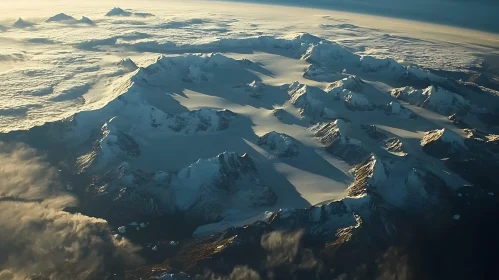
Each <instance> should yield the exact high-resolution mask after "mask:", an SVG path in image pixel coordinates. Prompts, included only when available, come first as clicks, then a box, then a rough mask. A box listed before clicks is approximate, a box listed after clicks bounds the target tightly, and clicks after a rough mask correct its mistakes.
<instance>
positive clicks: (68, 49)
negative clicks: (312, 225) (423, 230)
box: [0, 1, 497, 248]
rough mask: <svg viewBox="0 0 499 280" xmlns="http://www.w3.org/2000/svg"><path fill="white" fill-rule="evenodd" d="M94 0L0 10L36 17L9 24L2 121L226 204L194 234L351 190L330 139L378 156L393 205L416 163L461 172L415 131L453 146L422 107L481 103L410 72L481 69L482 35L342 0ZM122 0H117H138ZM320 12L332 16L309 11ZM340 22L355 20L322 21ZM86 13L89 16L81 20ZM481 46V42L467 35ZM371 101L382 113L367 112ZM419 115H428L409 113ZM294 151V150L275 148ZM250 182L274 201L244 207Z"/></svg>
mask: <svg viewBox="0 0 499 280" xmlns="http://www.w3.org/2000/svg"><path fill="white" fill-rule="evenodd" d="M91 2H92V1H91ZM98 2H99V1H93V2H92V3H88V5H89V7H88V8H77V7H73V6H71V5H69V4H68V5H67V6H64V11H65V12H67V13H68V14H71V15H75V16H76V15H82V14H85V15H88V16H89V17H90V18H92V19H95V23H96V24H95V25H94V24H92V26H86V25H83V24H81V25H80V24H75V25H71V26H69V25H68V24H57V23H53V24H44V23H41V21H43V20H44V19H46V18H48V17H50V16H53V15H54V13H57V12H60V9H59V8H58V10H57V9H55V8H54V7H49V5H47V7H44V5H42V4H40V3H38V2H37V3H34V5H33V9H36V13H35V14H31V15H30V13H29V12H28V11H26V12H24V11H23V10H19V9H18V10H16V9H14V8H10V7H7V9H6V10H8V11H12V12H5V22H14V21H15V20H12V18H9V17H8V16H7V15H9V16H10V15H12V16H23V17H24V16H25V15H26V19H27V20H29V21H30V22H33V24H30V23H28V22H27V21H23V20H20V21H18V22H17V23H16V24H15V25H14V27H18V28H25V27H32V28H29V29H25V30H21V29H8V28H7V29H6V31H5V32H2V38H4V39H5V40H4V41H5V44H4V45H2V46H0V51H1V52H0V79H1V80H2V81H3V83H1V84H0V91H1V92H2V95H1V96H0V130H1V131H2V132H8V131H15V130H20V129H23V130H27V129H30V128H32V127H34V126H41V125H43V124H45V123H48V125H47V127H53V130H50V131H48V132H47V133H46V134H41V133H40V134H37V135H36V138H37V139H43V140H47V142H48V141H49V139H50V141H51V140H54V141H55V142H54V143H55V144H54V146H57V147H60V148H61V149H64V148H66V150H64V152H66V151H69V153H68V154H71V155H73V154H75V153H76V154H78V155H81V156H82V157H84V159H85V160H88V159H89V158H91V159H92V160H93V161H92V160H88V162H91V163H90V164H89V165H90V166H91V167H92V168H93V169H91V170H93V171H94V172H95V173H97V175H101V174H102V170H104V169H103V168H104V167H105V168H106V170H107V168H108V167H109V168H114V167H115V165H116V164H120V166H125V163H123V162H124V161H126V162H127V163H126V170H127V172H131V171H133V170H136V169H138V168H140V169H144V170H145V171H146V172H152V174H154V175H152V176H153V179H152V180H156V181H157V182H161V183H162V184H164V185H168V188H166V189H167V190H166V191H165V193H161V195H165V197H169V198H170V197H171V198H172V201H173V204H174V205H173V206H175V207H176V208H178V209H180V210H185V211H187V210H188V209H191V207H193V208H196V207H197V206H198V204H196V201H198V202H199V203H200V205H201V206H200V207H199V208H198V209H201V210H203V209H204V212H207V213H209V214H211V213H212V212H213V213H215V214H216V215H220V216H221V218H222V221H221V222H220V223H216V224H209V225H206V226H205V227H204V228H203V227H201V228H199V229H198V230H197V233H200V234H208V233H213V232H216V231H219V230H221V229H223V228H226V227H229V226H237V225H242V224H244V223H251V222H253V221H256V220H265V219H267V218H268V217H269V213H274V212H275V211H277V209H279V208H283V209H288V210H283V211H281V212H280V214H281V216H286V215H289V214H290V213H292V212H293V211H294V210H292V209H294V208H304V207H308V206H310V205H314V204H317V203H320V202H323V201H326V200H337V199H341V198H344V197H345V193H346V188H347V187H348V185H350V184H351V183H352V182H353V178H352V175H351V172H350V168H351V167H352V166H351V165H349V164H348V163H346V161H345V160H348V158H341V157H337V156H335V155H332V154H330V153H329V152H328V151H327V144H324V143H322V142H325V143H328V142H327V141H330V140H331V138H334V139H338V143H341V144H343V145H347V146H349V147H354V146H355V147H358V148H361V147H362V148H365V149H366V151H365V152H366V153H367V154H370V153H373V154H375V155H376V160H375V162H374V163H373V167H372V168H373V173H372V175H371V178H370V180H372V182H377V184H378V183H379V182H386V184H382V185H383V186H381V187H382V188H383V195H386V197H387V198H388V199H387V200H389V201H390V202H393V203H394V204H397V203H398V204H397V205H399V204H401V203H402V202H400V201H401V200H402V196H403V195H405V194H406V193H407V192H408V189H410V190H411V191H414V192H419V191H420V190H422V188H421V184H422V183H421V182H422V181H421V180H422V179H421V177H420V176H419V175H421V174H422V172H423V171H421V170H419V169H415V170H412V169H411V168H412V167H413V166H419V165H416V164H420V163H422V164H423V165H428V166H432V170H433V171H435V172H436V173H438V175H439V176H447V177H445V178H446V179H448V180H449V181H453V180H457V179H455V174H444V173H445V172H447V171H446V170H447V169H446V168H444V166H443V164H442V163H440V162H438V161H437V162H435V161H433V160H431V159H428V157H427V156H425V155H424V153H423V152H422V151H421V147H420V146H419V140H420V139H422V138H423V136H424V135H423V134H424V131H430V130H435V129H439V131H441V132H442V133H440V132H438V133H439V134H441V136H442V137H441V138H442V140H444V141H448V142H452V143H458V144H459V145H462V143H463V139H462V138H461V137H460V136H459V135H458V134H453V133H455V132H456V131H459V130H458V129H456V128H455V127H453V126H452V125H451V124H450V123H449V122H448V121H446V120H445V118H444V119H442V118H441V116H438V115H436V114H433V113H432V112H429V111H428V110H433V111H436V112H438V113H440V114H447V113H448V112H455V111H461V110H466V108H467V107H469V106H474V104H472V102H471V101H468V100H467V99H465V98H464V97H463V96H461V95H459V94H457V93H453V92H449V91H446V90H444V89H443V88H438V87H435V86H431V87H428V88H425V89H418V88H417V86H415V85H414V84H416V85H419V84H418V83H417V82H414V81H415V80H421V81H422V80H424V81H433V82H438V81H441V79H442V78H441V77H439V76H438V75H436V74H434V73H431V72H429V71H428V70H426V69H427V68H428V69H442V70H446V71H455V72H459V71H462V70H463V69H471V67H473V66H476V65H480V63H481V62H482V61H483V59H484V58H482V56H484V54H485V55H487V54H489V53H492V50H493V48H494V47H495V45H496V42H497V36H496V35H491V34H486V35H485V34H482V33H479V32H470V31H467V30H460V29H452V28H449V27H442V26H434V25H430V26H426V25H425V26H422V25H417V24H413V23H412V24H411V23H408V22H406V21H402V20H396V19H391V20H390V21H387V20H386V19H384V18H378V17H370V16H366V15H355V14H345V13H338V12H335V11H321V10H313V9H310V10H307V9H300V8H290V7H286V8H284V7H283V8H282V9H281V8H279V9H271V10H272V13H271V14H269V9H268V6H259V5H254V4H253V5H250V4H236V3H232V4H231V5H221V4H218V3H214V2H211V3H196V4H195V5H194V4H191V3H184V2H182V3H180V4H179V3H174V2H175V1H166V2H168V3H166V2H165V1H163V2H164V3H163V2H162V3H159V2H158V3H154V4H151V5H147V3H149V2H147V1H146V2H147V3H146V2H144V3H142V2H141V6H143V7H147V11H144V12H136V11H135V10H123V9H118V8H115V9H113V10H111V11H109V15H110V17H105V16H103V15H104V14H105V13H106V11H108V10H109V8H110V6H109V5H108V4H106V5H104V4H103V3H98ZM125 2H126V1H125ZM125 2H123V3H120V5H121V4H123V5H125V4H130V6H129V7H130V8H133V6H136V5H135V4H134V5H132V4H133V3H132V2H126V3H125ZM151 3H152V2H151ZM1 5H2V3H0V6H1ZM3 6H5V5H3ZM3 6H2V7H3ZM147 12H151V13H154V14H155V15H158V16H157V17H152V16H150V14H149V13H147ZM276 13H277V15H276ZM324 13H327V14H328V15H329V16H328V17H322V16H318V15H322V14H324ZM228 14H230V15H231V16H227V15H228ZM147 15H149V16H147ZM297 15H299V16H298V17H297ZM125 17H126V18H125ZM61 18H64V16H62V14H60V15H58V16H56V18H55V19H56V20H58V21H59V20H60V19H61ZM340 19H341V20H347V21H349V22H351V24H355V25H356V26H357V27H356V28H355V29H352V30H346V29H345V28H340V27H331V25H332V24H337V23H338V22H339V20H340ZM3 22H4V21H2V24H3ZM79 22H82V23H83V22H86V23H88V24H91V23H94V22H93V21H91V20H89V18H86V17H83V18H82V20H80V21H79ZM34 23H39V24H34ZM250 24H258V25H257V26H254V27H252V26H251V25H250ZM326 26H329V27H327V28H325V27H326ZM302 30H307V31H308V32H310V33H311V34H308V33H305V34H304V33H300V32H302ZM312 34H314V35H312ZM477 44H479V45H480V46H482V47H480V48H479V49H478V48H476V47H473V48H472V47H471V46H472V45H473V46H476V45H477ZM19 50H22V51H19ZM158 53H162V54H163V55H160V56H158V55H157V54H158ZM421 53H424V54H425V55H424V56H421V55H420V54H421ZM405 65H411V66H405ZM414 65H419V66H414ZM435 73H438V72H435ZM460 73H462V72H460ZM399 78H400V79H399ZM293 81H296V82H293ZM398 82H401V83H402V85H413V86H414V87H406V88H403V89H399V90H400V91H401V92H402V93H401V95H400V96H401V97H400V98H399V99H400V100H398V101H399V102H396V101H393V98H392V97H391V96H389V95H388V94H386V92H388V91H390V90H391V89H392V86H393V85H394V84H397V86H398ZM331 83H332V84H331ZM238 85H242V86H241V87H240V88H238ZM282 85H285V86H284V87H281V86H282ZM323 89H325V91H324V90H323ZM241 93H243V94H241ZM245 93H248V94H245ZM378 93H379V94H378ZM247 97H258V98H247ZM335 97H336V98H339V99H341V102H337V101H335V100H334V98H335ZM404 98H405V99H404ZM373 102H376V104H384V105H383V106H387V108H388V112H390V114H386V113H385V112H383V111H382V110H371V109H373V108H372V107H373V104H372V103H373ZM406 102H408V103H409V104H406ZM474 102H475V101H474V100H473V103H474ZM345 105H347V106H345ZM416 106H419V107H416ZM351 109H369V110H363V111H361V112H359V111H355V110H351ZM384 109H386V108H384ZM273 114H276V115H277V116H278V118H276V117H274V115H273ZM413 114H415V115H417V116H421V118H420V119H416V120H411V122H410V124H408V123H407V122H406V121H405V119H407V118H411V116H412V115H413ZM336 118H342V119H337V120H336ZM61 120H63V121H61ZM345 120H348V121H345ZM366 120H369V122H370V123H374V124H376V126H377V127H379V128H380V129H382V130H384V131H386V132H387V134H390V135H393V137H397V139H401V140H402V141H403V143H404V150H405V149H406V150H407V152H408V153H409V155H410V156H409V157H408V159H404V160H406V161H407V162H404V164H401V163H399V162H397V164H398V165H403V166H396V167H393V166H392V165H389V162H390V161H391V160H385V158H384V157H381V155H383V156H387V153H386V151H385V150H383V149H382V147H381V145H380V143H378V142H376V141H375V140H373V139H370V138H369V136H368V135H366V133H365V132H363V131H362V130H360V129H359V128H360V124H361V123H363V122H365V121H366ZM314 124H316V126H313V125H314ZM312 126H313V127H312ZM310 127H312V129H310ZM442 128H444V129H442ZM39 129H40V131H43V132H45V131H44V130H43V129H44V128H39ZM321 129H324V131H321ZM33 131H35V130H31V131H30V132H33ZM269 131H272V132H273V133H271V134H270V135H271V136H270V137H269V139H268V140H267V141H265V142H264V144H263V145H262V146H260V145H258V141H259V137H261V136H263V135H265V134H266V133H268V132H269ZM318 131H321V132H322V133H323V134H322V135H318V136H317V135H316V137H317V138H319V141H317V139H315V137H314V134H315V133H316V132H318ZM447 132H449V133H447ZM33 133H34V132H33ZM95 133H96V134H95ZM45 135H49V136H47V137H46V136H45ZM123 135H126V136H128V137H130V139H133V141H134V142H136V144H137V147H138V148H139V150H140V155H138V156H130V155H129V151H126V150H122V149H121V148H120V137H124V136H123ZM92 137H97V138H96V139H95V138H92ZM52 138H53V139H52ZM125 139H128V138H126V137H125ZM290 139H291V140H290ZM94 141H95V142H94ZM94 143H96V144H97V146H93V144H94ZM294 144H296V146H295V145H294ZM272 146H273V147H274V149H272V148H269V147H272ZM324 146H326V149H325V147H324ZM76 147H78V149H76ZM296 147H298V148H299V149H295V148H296ZM94 148H95V150H94ZM289 149H291V150H293V151H297V150H299V152H300V154H299V156H297V157H293V158H292V159H289V158H281V157H279V156H272V155H273V154H274V153H276V154H283V153H284V151H287V150H289ZM225 151H227V152H225ZM49 152H50V151H49ZM224 152H225V153H224ZM235 153H237V154H238V155H242V154H244V153H247V154H248V155H250V156H251V158H252V159H253V162H254V165H255V166H256V167H257V169H258V170H259V173H258V175H254V176H253V174H243V175H244V176H242V177H243V178H241V179H240V180H239V179H238V180H234V181H231V183H230V184H227V185H228V187H229V188H230V189H231V191H234V193H230V195H228V194H227V193H225V192H222V191H217V188H215V187H216V186H218V185H217V180H223V179H224V178H225V177H224V176H225V175H226V173H223V172H221V171H220V170H221V168H222V167H221V163H220V160H219V159H220V158H218V157H216V156H217V155H220V154H221V156H220V157H221V158H223V159H224V160H225V161H230V158H231V157H232V155H234V154H235ZM269 155H270V156H269ZM274 155H275V154H274ZM388 156H392V155H391V154H388ZM85 162H86V161H85ZM382 162H383V163H385V164H383V163H382ZM121 164H123V165H121ZM408 166H411V167H408ZM100 168H102V169H100ZM393 168H395V170H393ZM89 170H90V169H89ZM158 170H163V171H158ZM235 170H236V169H235ZM232 171H234V170H232ZM239 171H240V170H238V171H237V172H239ZM387 173H389V175H386V174H387ZM449 178H450V179H449ZM405 179H407V184H405V182H404V180H405ZM119 184H120V186H128V187H129V186H133V185H134V184H135V177H134V175H133V174H126V175H124V176H123V178H120V182H119ZM380 184H381V183H380ZM259 186H269V187H271V188H272V190H273V191H274V192H275V194H276V195H277V202H276V204H275V205H270V206H258V207H253V205H252V203H253V202H254V200H252V198H251V197H252V195H255V196H258V195H259V194H261V193H262V192H264V191H258V187H259ZM262 188H263V187H262ZM248 189H249V190H250V191H249V192H247V191H246V190H248ZM419 194H420V195H422V194H423V193H422V192H421V193H419ZM206 196H208V198H209V199H207V198H206ZM155 198H156V197H155ZM369 200H370V197H369V196H367V195H363V196H359V197H348V198H345V199H344V203H345V205H346V206H347V208H348V209H349V210H350V211H359V210H358V209H363V208H365V205H366V203H367V201H369ZM193 205H194V206H193ZM212 206H216V207H214V208H217V207H218V209H221V210H220V212H217V211H214V210H213V211H211V209H214V208H209V207H212ZM203 207H205V208H203ZM178 209H177V210H178ZM206 209H209V210H206ZM317 209H318V208H315V209H314V211H313V215H312V216H313V218H314V219H317V218H318V213H317V211H318V210H317ZM143 225H144V226H145V224H143V223H141V224H139V226H140V227H144V226H143ZM156 248H157V247H156Z"/></svg>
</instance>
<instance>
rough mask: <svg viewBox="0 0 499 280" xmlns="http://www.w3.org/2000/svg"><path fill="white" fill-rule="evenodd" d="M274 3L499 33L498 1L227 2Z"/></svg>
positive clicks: (283, 0)
mask: <svg viewBox="0 0 499 280" xmlns="http://www.w3.org/2000/svg"><path fill="white" fill-rule="evenodd" d="M227 1H231V2H255V3H276V4H280V5H296V6H305V7H314V8H326V9H335V10H341V11H349V12H357V13H366V14H372V15H381V16H388V17H395V18H403V19H411V20H419V21H425V22H430V23H439V24H444V25H452V26H457V27H464V28H470V29H477V30H481V31H488V32H494V33H499V20H498V18H497V17H498V16H497V15H498V14H499V1H497V0H417V1H414V0H227Z"/></svg>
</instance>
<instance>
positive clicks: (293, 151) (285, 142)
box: [258, 131, 300, 158]
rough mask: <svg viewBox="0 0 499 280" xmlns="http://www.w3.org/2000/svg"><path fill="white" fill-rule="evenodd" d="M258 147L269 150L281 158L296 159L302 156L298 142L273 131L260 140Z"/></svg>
mask: <svg viewBox="0 0 499 280" xmlns="http://www.w3.org/2000/svg"><path fill="white" fill-rule="evenodd" d="M258 145H260V146H264V147H266V148H268V149H269V150H270V151H271V152H272V153H274V154H276V155H277V156H279V157H289V158H292V157H295V156H298V155H299V154H300V150H299V148H298V145H297V143H296V140H295V139H293V138H291V136H289V135H286V134H283V133H278V132H275V131H271V132H269V133H267V134H265V135H263V136H261V137H260V138H259V140H258Z"/></svg>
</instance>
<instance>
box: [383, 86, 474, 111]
mask: <svg viewBox="0 0 499 280" xmlns="http://www.w3.org/2000/svg"><path fill="white" fill-rule="evenodd" d="M392 95H393V96H394V97H396V98H398V99H400V100H403V101H406V102H409V103H410V104H413V105H417V106H420V107H423V108H428V109H430V110H433V111H435V112H437V113H440V114H444V115H451V114H454V113H460V112H463V111H466V110H469V108H470V106H471V103H470V101H468V100H466V99H465V98H464V97H462V96H460V95H458V94H456V93H453V92H450V91H447V90H445V89H443V88H439V87H436V86H429V87H427V88H425V89H424V90H418V89H415V88H413V87H404V88H399V89H394V90H393V91H392Z"/></svg>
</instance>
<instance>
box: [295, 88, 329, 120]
mask: <svg viewBox="0 0 499 280" xmlns="http://www.w3.org/2000/svg"><path fill="white" fill-rule="evenodd" d="M318 91H320V90H319V89H315V90H314V89H312V88H310V87H309V86H308V85H305V84H300V83H299V82H297V81H295V82H293V83H292V84H290V85H289V89H288V93H289V95H290V96H291V98H290V100H289V101H290V102H291V104H293V105H294V106H295V107H297V108H300V112H301V114H302V115H305V116H309V117H311V118H312V119H314V120H315V119H320V118H321V117H322V116H323V114H324V103H323V102H321V101H319V100H317V99H316V98H315V96H317V95H318V94H321V93H320V92H319V93H318Z"/></svg>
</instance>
